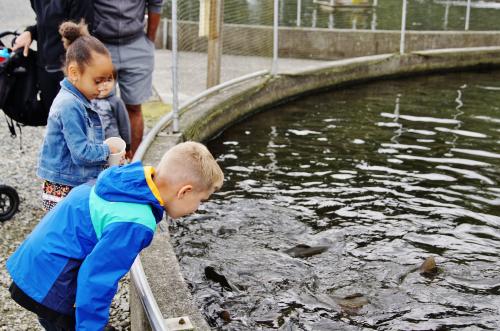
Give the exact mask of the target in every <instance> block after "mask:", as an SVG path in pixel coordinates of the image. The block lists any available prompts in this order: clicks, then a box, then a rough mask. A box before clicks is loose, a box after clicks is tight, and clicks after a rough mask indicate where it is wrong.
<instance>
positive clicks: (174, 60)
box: [172, 0, 179, 133]
mask: <svg viewBox="0 0 500 331" xmlns="http://www.w3.org/2000/svg"><path fill="white" fill-rule="evenodd" d="M177 65H178V55H177V0H172V113H173V115H174V120H173V131H174V133H176V132H179V95H178V93H179V92H178V90H179V85H178V84H179V81H178V79H177Z"/></svg>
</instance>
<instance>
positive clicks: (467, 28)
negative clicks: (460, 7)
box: [465, 0, 471, 31]
mask: <svg viewBox="0 0 500 331" xmlns="http://www.w3.org/2000/svg"><path fill="white" fill-rule="evenodd" d="M470 1H471V0H467V11H466V12H465V31H467V30H469V19H470Z"/></svg>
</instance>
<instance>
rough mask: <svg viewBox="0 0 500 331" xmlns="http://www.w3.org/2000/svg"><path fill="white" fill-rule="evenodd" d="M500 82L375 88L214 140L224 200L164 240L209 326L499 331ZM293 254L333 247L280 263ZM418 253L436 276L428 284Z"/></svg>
mask: <svg viewBox="0 0 500 331" xmlns="http://www.w3.org/2000/svg"><path fill="white" fill-rule="evenodd" d="M499 82H500V72H488V73H486V72H482V73H463V74H459V73H455V74H448V75H441V76H430V77H418V78H411V79H404V80H394V81H379V82H372V83H368V84H364V85H361V86H356V87H350V88H347V89H341V90H334V91H329V92H324V93H321V94H317V95H312V96H308V97H304V98H301V99H299V100H296V101H292V102H289V103H287V104H285V105H282V106H279V107H276V108H273V109H271V110H269V111H266V112H263V113H260V114H258V115H256V116H253V117H251V118H248V119H246V120H244V121H243V122H241V123H240V124H238V125H236V126H234V127H232V128H230V129H229V130H227V131H225V132H224V133H222V134H221V135H220V136H219V137H217V138H216V139H215V140H213V141H211V142H210V143H209V148H210V149H211V151H213V153H214V155H216V157H217V158H218V160H219V161H220V164H221V166H222V167H223V169H224V172H225V174H226V181H225V184H224V187H223V190H222V191H221V192H219V193H217V194H215V195H214V197H213V199H211V200H210V202H207V203H206V204H205V205H204V206H203V207H202V209H201V210H200V212H199V213H198V214H196V215H193V216H191V217H189V218H187V219H184V220H181V221H179V222H176V223H175V224H174V225H173V226H172V227H171V231H172V237H173V241H174V243H175V246H176V252H177V254H178V256H179V257H180V263H181V266H182V269H183V272H184V275H185V277H186V279H187V281H188V283H189V284H190V287H191V290H192V292H193V295H194V297H195V300H196V302H197V304H198V305H199V307H200V309H201V310H202V311H203V312H204V314H205V315H206V317H207V319H208V320H209V322H210V323H211V325H212V326H213V327H217V328H219V329H221V330H272V329H279V330H360V329H378V330H478V329H485V330H498V329H500V312H499V307H500V296H499V293H500V258H499V252H500V251H499V249H500V240H499V239H500V231H499V228H500V188H499V185H498V183H499V181H500V83H499ZM299 244H307V245H309V246H327V247H329V249H328V250H327V251H325V252H323V253H319V254H316V255H313V256H311V257H303V258H302V257H292V256H290V255H288V254H286V253H285V251H286V250H287V249H289V248H292V247H295V246H296V245H299ZM429 256H434V257H435V259H436V262H437V265H438V268H439V269H438V273H437V274H436V275H434V276H431V277H424V276H422V275H420V274H419V272H418V270H417V268H418V267H419V265H420V264H421V263H422V262H423V261H424V259H425V258H426V257H429ZM206 267H212V268H214V270H215V271H216V272H217V273H218V274H219V275H221V276H223V277H225V278H224V279H226V280H227V282H228V284H229V285H228V286H229V287H227V286H226V287H223V286H222V283H221V282H217V281H214V280H213V278H210V279H207V277H206V276H205V274H204V272H205V268H206ZM346 297H348V299H343V298H346ZM349 297H350V298H349Z"/></svg>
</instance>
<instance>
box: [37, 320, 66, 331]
mask: <svg viewBox="0 0 500 331" xmlns="http://www.w3.org/2000/svg"><path fill="white" fill-rule="evenodd" d="M38 322H40V324H41V325H42V326H43V328H44V329H45V330H46V331H68V330H69V329H64V328H62V327H60V326H57V325H56V324H55V323H54V322H51V321H49V320H48V319H45V318H42V317H38Z"/></svg>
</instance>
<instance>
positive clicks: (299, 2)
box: [297, 0, 302, 26]
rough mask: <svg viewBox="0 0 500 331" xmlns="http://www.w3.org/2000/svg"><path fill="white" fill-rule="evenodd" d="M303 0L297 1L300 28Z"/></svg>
mask: <svg viewBox="0 0 500 331" xmlns="http://www.w3.org/2000/svg"><path fill="white" fill-rule="evenodd" d="M301 2H302V1H301V0H297V26H300V17H301V16H302V13H301V11H302V4H301Z"/></svg>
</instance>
